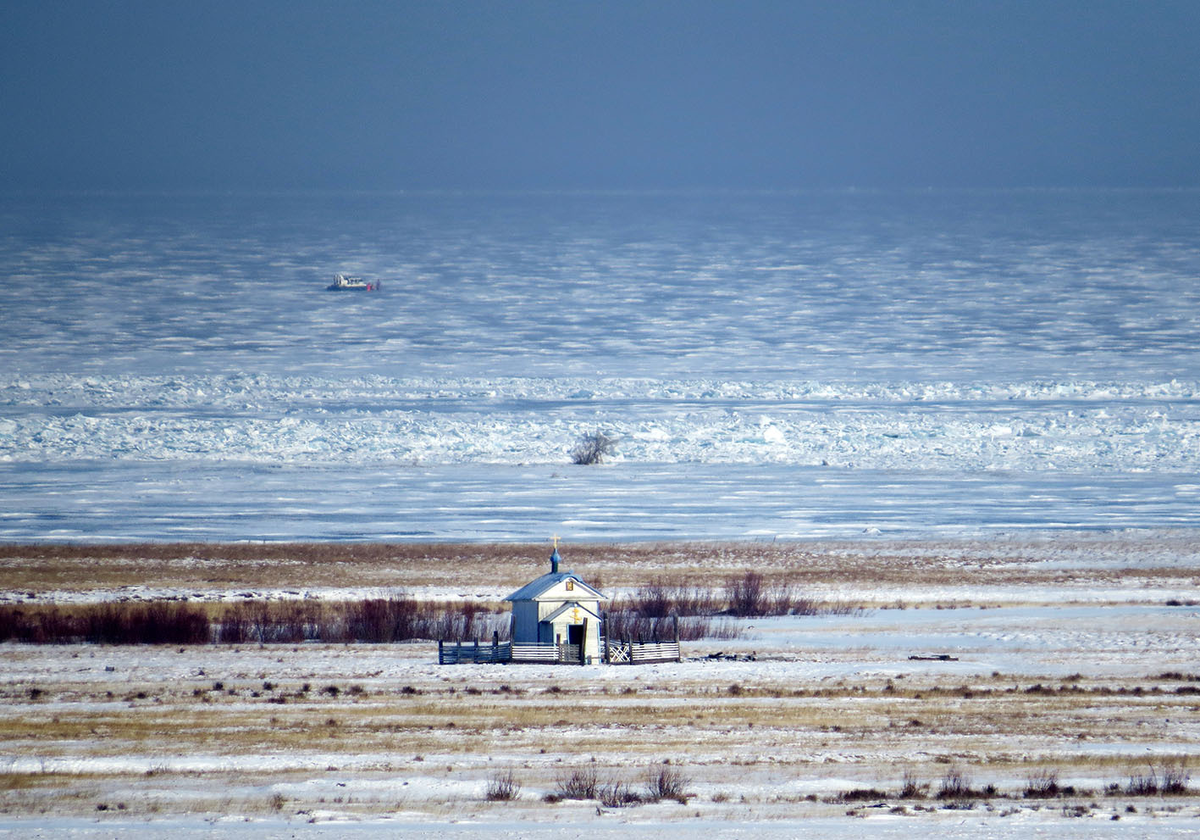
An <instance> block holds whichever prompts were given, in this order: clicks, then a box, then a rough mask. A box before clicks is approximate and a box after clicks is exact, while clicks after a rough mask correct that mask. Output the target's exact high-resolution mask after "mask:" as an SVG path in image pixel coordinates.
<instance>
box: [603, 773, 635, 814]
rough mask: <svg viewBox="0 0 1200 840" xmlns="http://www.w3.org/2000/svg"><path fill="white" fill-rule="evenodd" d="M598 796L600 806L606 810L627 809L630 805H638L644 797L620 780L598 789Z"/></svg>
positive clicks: (606, 783)
mask: <svg viewBox="0 0 1200 840" xmlns="http://www.w3.org/2000/svg"><path fill="white" fill-rule="evenodd" d="M597 795H598V796H599V799H600V804H601V805H603V806H604V807H605V808H625V807H628V806H629V805H637V804H639V803H640V802H641V801H642V797H640V796H638V794H637V793H635V792H634V790H633V788H631V787H630V786H629V785H628V784H626V783H625V782H622V781H620V780H618V779H613V780H611V781H608V782H605V783H604V784H602V785H601V786H600V787H599V788H598V789H597Z"/></svg>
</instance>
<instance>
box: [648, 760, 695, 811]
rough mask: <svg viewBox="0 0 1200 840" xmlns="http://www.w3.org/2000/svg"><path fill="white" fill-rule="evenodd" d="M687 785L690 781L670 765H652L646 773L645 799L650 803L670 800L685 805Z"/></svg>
mask: <svg viewBox="0 0 1200 840" xmlns="http://www.w3.org/2000/svg"><path fill="white" fill-rule="evenodd" d="M689 783H690V780H689V779H687V778H686V777H685V776H684V775H683V773H681V772H680V771H679V770H677V769H676V768H674V767H672V766H671V765H669V764H659V765H654V766H652V767H650V769H649V770H648V771H647V772H646V798H647V799H648V800H649V801H651V802H659V801H661V800H663V799H670V800H672V801H674V802H678V803H679V804H680V805H686V804H687V802H688V792H687V786H688V784H689Z"/></svg>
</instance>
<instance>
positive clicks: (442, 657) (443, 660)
mask: <svg viewBox="0 0 1200 840" xmlns="http://www.w3.org/2000/svg"><path fill="white" fill-rule="evenodd" d="M442 644H443V642H442V640H441V639H438V664H439V665H445V664H446V656H445V654H443V653H442Z"/></svg>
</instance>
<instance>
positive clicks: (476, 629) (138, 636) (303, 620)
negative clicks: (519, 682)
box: [0, 597, 509, 645]
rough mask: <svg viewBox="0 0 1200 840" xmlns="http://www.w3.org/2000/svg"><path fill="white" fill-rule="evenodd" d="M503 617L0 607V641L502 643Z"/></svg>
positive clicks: (398, 609) (432, 607)
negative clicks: (496, 640)
mask: <svg viewBox="0 0 1200 840" xmlns="http://www.w3.org/2000/svg"><path fill="white" fill-rule="evenodd" d="M506 619H507V613H505V614H503V615H500V614H497V613H496V612H493V611H490V610H487V609H484V608H483V607H481V606H480V605H478V604H476V603H474V602H470V601H465V602H431V601H417V600H416V599H413V598H405V597H398V598H387V599H384V598H375V599H367V600H363V601H334V602H326V603H322V602H316V601H247V602H244V603H240V604H231V605H228V606H225V607H214V606H211V605H199V604H187V603H179V602H173V601H154V602H149V603H106V604H85V605H81V606H73V607H71V608H69V609H67V608H62V607H58V606H56V605H27V606H24V607H12V606H3V607H0V641H17V642H26V643H35V644H77V643H80V642H87V643H92V644H115V645H124V644H155V645H157V644H172V645H198V644H207V643H209V642H217V643H221V644H245V643H251V642H253V643H258V644H268V643H296V642H303V641H326V642H403V641H410V640H421V639H444V640H448V641H469V640H471V639H478V638H488V637H490V636H491V635H492V633H493V632H495V633H497V634H498V636H499V637H500V638H502V639H507V636H508V630H509V624H508V621H507V620H506Z"/></svg>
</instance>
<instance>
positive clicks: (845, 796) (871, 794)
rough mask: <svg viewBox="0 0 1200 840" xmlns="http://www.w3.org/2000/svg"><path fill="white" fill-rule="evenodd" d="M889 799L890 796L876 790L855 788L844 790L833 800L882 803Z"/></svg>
mask: <svg viewBox="0 0 1200 840" xmlns="http://www.w3.org/2000/svg"><path fill="white" fill-rule="evenodd" d="M886 799H888V795H887V794H886V793H884V792H883V791H881V790H876V789H875V788H854V789H853V790H844V791H842V792H841V793H839V794H838V795H837V796H835V797H834V798H833V801H834V802H839V803H843V804H844V803H848V802H882V801H884V800H886Z"/></svg>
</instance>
